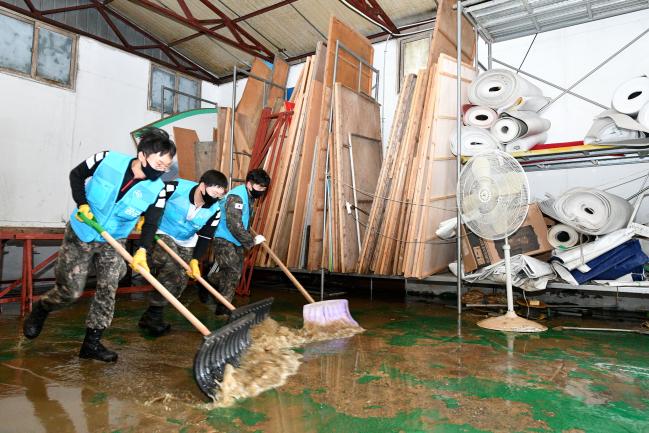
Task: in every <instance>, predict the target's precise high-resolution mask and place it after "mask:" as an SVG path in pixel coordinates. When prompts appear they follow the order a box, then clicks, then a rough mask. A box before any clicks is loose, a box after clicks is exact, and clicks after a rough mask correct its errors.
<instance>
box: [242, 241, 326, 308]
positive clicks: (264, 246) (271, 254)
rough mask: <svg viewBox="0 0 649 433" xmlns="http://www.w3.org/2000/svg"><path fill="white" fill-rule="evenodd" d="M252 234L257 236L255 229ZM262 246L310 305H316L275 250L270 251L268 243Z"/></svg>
mask: <svg viewBox="0 0 649 433" xmlns="http://www.w3.org/2000/svg"><path fill="white" fill-rule="evenodd" d="M250 233H252V234H253V235H254V236H257V233H255V231H254V230H253V229H250ZM261 246H262V247H263V248H264V250H266V252H267V253H268V255H269V256H270V257H271V258H272V259H273V260H274V261H275V263H277V266H279V267H280V269H281V270H282V271H283V272H284V274H285V275H286V276H287V277H288V279H289V280H291V282H292V283H293V284H294V285H295V287H297V289H298V290H299V291H300V292H302V295H303V296H304V297H305V298H306V300H307V301H309V303H310V304H314V303H315V300H314V299H313V298H312V297H311V295H309V292H307V291H306V289H305V288H304V287H302V284H300V282H299V281H298V280H297V279H296V278H295V277H294V276H293V274H292V273H291V271H289V270H288V268H287V267H286V265H284V263H282V261H281V260H280V258H279V257H277V254H275V253H274V252H273V250H271V249H270V247H269V246H268V245H266V242H262V243H261Z"/></svg>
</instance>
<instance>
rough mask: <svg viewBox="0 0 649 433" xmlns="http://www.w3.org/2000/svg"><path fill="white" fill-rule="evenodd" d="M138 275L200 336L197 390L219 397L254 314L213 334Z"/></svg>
mask: <svg viewBox="0 0 649 433" xmlns="http://www.w3.org/2000/svg"><path fill="white" fill-rule="evenodd" d="M77 216H78V217H79V218H80V219H81V220H82V221H83V222H84V223H86V224H88V225H89V226H90V227H92V228H93V229H95V230H96V231H97V233H99V234H100V235H101V237H103V238H104V239H105V240H106V242H108V243H109V244H110V245H111V246H112V247H113V248H115V250H116V251H117V252H118V253H119V255H120V256H122V257H123V258H124V260H126V261H127V262H128V263H132V262H133V256H131V254H130V253H129V252H128V251H126V249H125V248H124V247H123V246H122V245H121V244H120V243H119V242H117V241H116V240H115V238H113V237H112V236H111V235H110V234H109V233H108V232H107V231H106V230H105V229H104V228H103V227H102V226H101V225H100V224H99V223H98V222H97V221H96V220H94V219H92V220H91V219H89V218H88V217H86V216H85V215H84V214H82V213H77ZM138 272H139V273H140V275H142V277H144V279H145V280H147V281H148V282H149V283H150V284H151V285H152V286H153V288H154V289H156V290H157V291H158V292H160V294H161V295H162V296H163V297H164V298H165V299H166V300H167V301H168V302H169V303H170V304H171V305H173V306H174V308H176V310H178V312H179V313H180V314H182V315H183V317H185V319H187V320H188V321H189V322H190V323H191V324H192V325H193V326H194V327H195V328H196V329H197V330H198V332H200V333H201V334H203V342H202V343H201V346H200V347H199V348H198V351H197V352H196V355H195V357H194V369H193V371H194V379H195V380H196V384H197V385H198V387H199V388H200V390H201V391H202V392H203V393H204V394H205V395H206V396H208V397H209V398H211V399H216V398H217V396H218V393H217V391H218V387H219V386H218V384H219V383H220V382H221V381H223V374H224V373H225V365H226V364H231V365H233V366H235V367H238V366H239V359H240V357H241V355H242V354H243V352H244V351H245V350H246V349H247V348H248V347H249V346H250V327H251V326H252V325H253V323H254V321H255V315H254V314H253V313H248V314H246V315H245V316H243V317H239V318H238V319H236V320H234V321H232V322H231V323H228V324H227V325H225V326H223V327H221V328H219V329H218V330H216V331H214V332H210V330H209V329H207V327H206V326H205V325H203V323H201V321H200V320H198V318H196V316H194V315H193V314H192V313H191V312H190V311H189V310H188V309H187V308H186V307H185V306H184V305H183V304H182V303H181V302H180V301H179V300H178V299H176V297H175V296H174V295H172V294H171V293H170V292H169V291H168V290H167V289H166V288H165V287H164V286H163V285H162V284H161V283H160V282H159V281H158V280H157V279H156V278H155V277H154V276H153V275H151V273H150V272H149V271H147V270H146V269H145V268H143V267H142V266H139V267H138Z"/></svg>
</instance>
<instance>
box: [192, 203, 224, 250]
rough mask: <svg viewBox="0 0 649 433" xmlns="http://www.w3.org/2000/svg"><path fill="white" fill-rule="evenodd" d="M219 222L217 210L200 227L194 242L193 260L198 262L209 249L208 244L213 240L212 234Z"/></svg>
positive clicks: (219, 211)
mask: <svg viewBox="0 0 649 433" xmlns="http://www.w3.org/2000/svg"><path fill="white" fill-rule="evenodd" d="M219 221H221V210H220V209H219V210H217V211H216V213H215V214H214V215H212V217H211V218H210V219H209V220H207V222H206V223H205V225H204V226H203V227H201V229H200V230H199V231H198V241H197V242H196V246H195V247H194V252H193V254H192V258H193V259H197V260H200V258H201V257H203V255H204V254H205V251H207V247H209V245H210V242H211V241H212V239H213V238H214V233H215V232H216V228H217V227H218V225H219Z"/></svg>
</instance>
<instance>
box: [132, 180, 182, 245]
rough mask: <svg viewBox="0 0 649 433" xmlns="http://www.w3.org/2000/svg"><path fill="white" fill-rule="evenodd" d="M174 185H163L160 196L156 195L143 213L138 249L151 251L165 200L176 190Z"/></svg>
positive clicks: (168, 183)
mask: <svg viewBox="0 0 649 433" xmlns="http://www.w3.org/2000/svg"><path fill="white" fill-rule="evenodd" d="M176 185H177V182H175V181H172V182H167V183H165V187H164V188H162V190H161V191H160V194H158V199H157V200H156V202H155V203H153V204H152V205H151V206H149V207H148V208H147V210H146V212H144V214H143V216H144V224H143V225H142V233H140V240H139V242H138V243H137V245H138V247H139V248H144V249H145V250H147V251H151V246H152V245H153V240H154V238H155V234H156V232H157V231H158V226H159V225H160V219H161V218H162V214H163V212H164V208H165V205H166V204H167V200H169V199H170V198H171V196H172V195H173V193H174V191H175V190H176Z"/></svg>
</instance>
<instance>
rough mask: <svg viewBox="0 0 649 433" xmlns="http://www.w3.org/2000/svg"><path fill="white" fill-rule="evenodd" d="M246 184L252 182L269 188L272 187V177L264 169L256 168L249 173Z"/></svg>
mask: <svg viewBox="0 0 649 433" xmlns="http://www.w3.org/2000/svg"><path fill="white" fill-rule="evenodd" d="M246 182H252V183H256V184H257V185H261V186H265V187H268V185H270V176H269V175H268V173H266V170H264V169H263V168H256V169H254V170H250V171H249V172H248V175H247V176H246Z"/></svg>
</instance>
